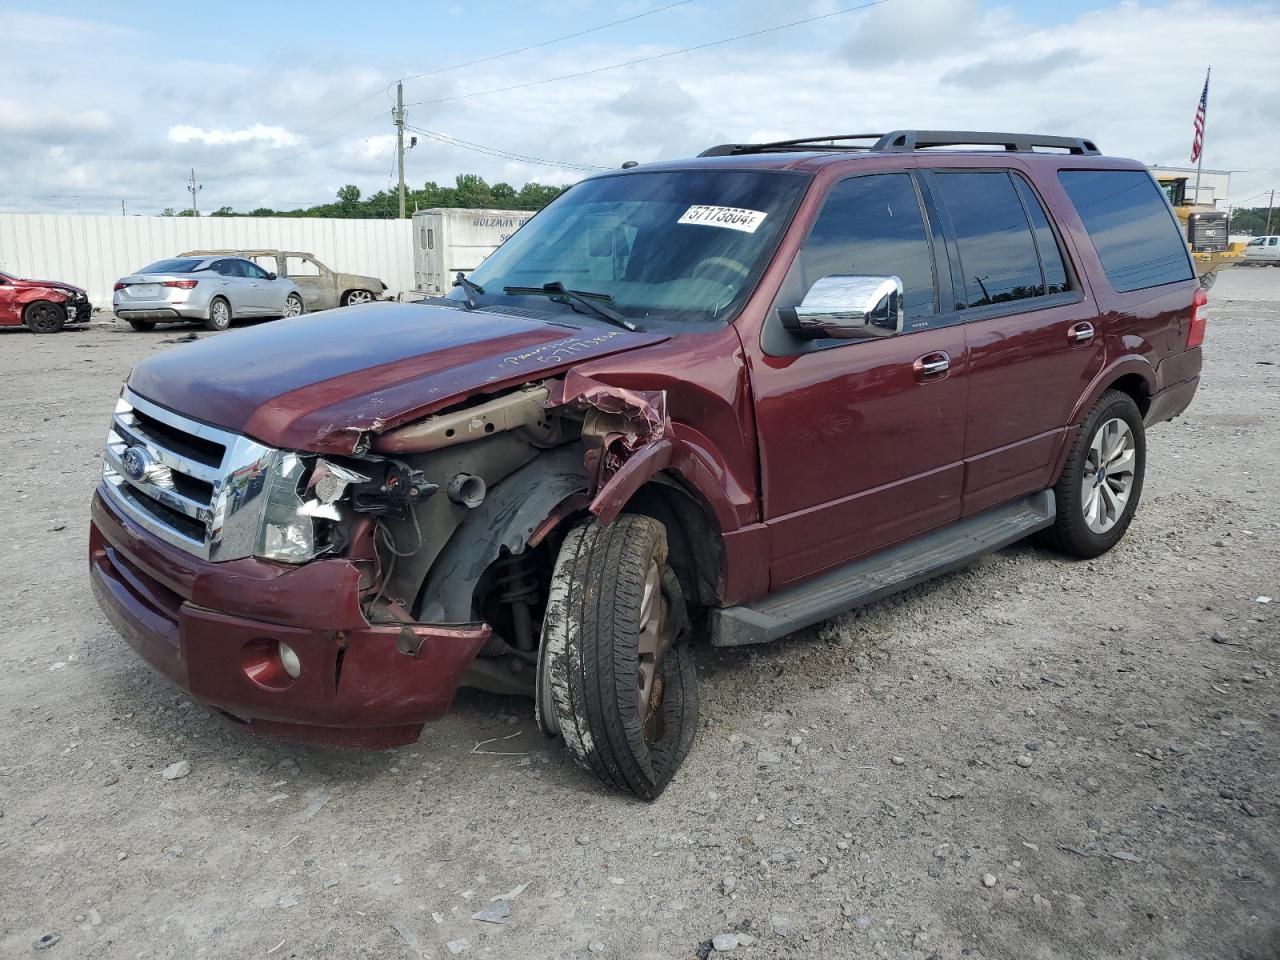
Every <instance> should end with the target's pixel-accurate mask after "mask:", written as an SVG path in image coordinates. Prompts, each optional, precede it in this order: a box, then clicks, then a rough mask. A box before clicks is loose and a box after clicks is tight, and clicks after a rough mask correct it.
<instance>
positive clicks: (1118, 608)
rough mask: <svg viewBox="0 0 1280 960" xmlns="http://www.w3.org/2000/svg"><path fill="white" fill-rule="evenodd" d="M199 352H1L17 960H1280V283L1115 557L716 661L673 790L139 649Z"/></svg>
mask: <svg viewBox="0 0 1280 960" xmlns="http://www.w3.org/2000/svg"><path fill="white" fill-rule="evenodd" d="M184 335H186V331H181V330H180V331H175V330H173V329H169V330H164V329H162V330H160V331H158V332H157V333H155V334H151V335H145V334H135V333H131V332H125V331H124V330H121V329H120V328H119V327H118V326H117V325H116V324H115V323H112V322H111V321H110V320H109V318H106V317H101V316H100V317H99V318H98V319H96V320H95V321H94V322H93V323H92V325H91V326H90V327H89V328H88V329H87V330H84V331H81V332H75V333H64V334H62V335H59V336H54V337H36V336H32V335H29V334H26V333H23V332H10V333H6V334H3V335H0V355H2V359H0V370H2V371H3V374H4V376H3V379H2V381H0V384H2V389H3V391H4V397H3V402H4V404H5V406H6V408H7V409H8V411H9V413H8V415H7V416H6V418H5V420H4V423H3V425H0V431H2V432H3V438H4V449H5V450H6V451H7V455H6V457H5V458H4V460H3V461H2V462H0V485H2V486H3V489H5V490H7V491H9V492H8V494H7V497H6V499H7V501H8V502H9V504H10V505H9V507H8V508H7V509H5V510H4V512H3V514H2V515H0V549H3V550H4V552H5V555H6V556H8V558H9V560H8V563H7V567H8V573H7V574H6V576H5V589H4V591H3V595H2V598H3V603H4V613H5V617H4V626H3V627H0V955H2V956H5V957H18V956H27V955H31V954H32V951H33V944H34V942H35V941H36V940H37V938H39V937H41V936H42V935H45V934H52V935H56V936H58V937H60V941H59V942H58V943H56V944H54V945H53V946H52V947H51V948H49V950H48V952H47V953H41V954H39V955H40V956H45V955H47V956H50V957H58V956H63V957H93V958H114V957H122V958H123V957H129V958H133V957H138V958H151V957H175V958H189V957H204V956H211V957H219V958H224V957H235V958H238V957H265V956H271V957H275V958H286V957H296V958H317V957H333V958H359V957H370V958H401V957H403V958H410V960H412V958H416V957H449V956H452V955H454V954H455V953H459V954H461V955H462V956H463V957H520V958H542V957H548V958H550V957H557V958H560V957H563V958H570V957H583V958H595V957H604V958H627V960H633V958H687V957H691V956H695V955H697V956H702V957H705V956H706V954H707V951H708V950H710V949H711V945H710V941H711V938H712V937H713V936H715V935H716V934H727V933H738V934H745V935H746V936H745V937H743V940H744V941H753V942H749V943H745V942H744V944H742V945H739V946H738V947H737V948H736V950H735V951H734V953H735V956H742V957H745V958H750V957H762V958H763V957H875V956H884V957H921V958H925V957H938V958H958V957H962V956H963V957H972V958H995V957H1009V958H1018V960H1029V958H1066V957H1072V958H1075V957H1079V958H1097V957H1141V958H1152V960H1155V958H1192V957H1194V958H1218V957H1226V958H1274V957H1280V893H1278V892H1277V885H1278V884H1280V829H1278V827H1280V789H1278V788H1280V779H1278V774H1277V760H1278V759H1280V756H1278V755H1280V697H1278V696H1277V689H1278V686H1280V629H1278V625H1280V493H1278V492H1277V486H1276V484H1275V482H1274V478H1275V476H1276V475H1277V474H1280V429H1278V428H1280V270H1253V271H1248V270H1243V269H1237V270H1234V271H1227V272H1224V274H1223V276H1222V278H1221V279H1220V280H1219V282H1218V285H1217V286H1216V287H1215V288H1214V290H1213V293H1212V311H1211V322H1210V335H1209V336H1210V339H1209V345H1208V349H1207V358H1206V368H1205V375H1204V379H1203V382H1202V386H1201V390H1200V394H1199V396H1198V397H1197V399H1196V402H1195V404H1194V405H1193V406H1192V408H1191V410H1190V411H1189V414H1188V415H1187V416H1186V417H1184V418H1182V419H1180V420H1178V421H1176V422H1174V423H1172V424H1168V425H1163V426H1161V427H1159V428H1157V429H1156V430H1154V431H1153V432H1152V434H1151V443H1150V455H1149V461H1148V466H1149V470H1148V476H1147V485H1146V490H1145V493H1144V496H1143V502H1142V507H1141V509H1140V511H1139V513H1138V517H1137V520H1136V521H1135V523H1134V524H1133V527H1132V528H1131V530H1130V532H1129V535H1128V537H1127V538H1126V539H1125V541H1124V542H1123V543H1122V544H1121V545H1120V546H1119V547H1118V548H1117V549H1116V550H1114V551H1113V552H1112V553H1110V554H1108V555H1107V556H1105V557H1102V558H1100V559H1098V560H1095V561H1092V562H1086V563H1080V562H1069V561H1065V560H1063V559H1061V558H1058V557H1056V556H1054V555H1052V554H1050V553H1047V552H1044V551H1042V550H1039V549H1036V548H1033V547H1030V546H1018V547H1015V548H1012V549H1009V550H1005V551H1003V552H1002V553H1000V554H998V555H996V556H992V557H989V558H987V559H985V560H983V561H982V562H980V563H978V564H977V565H976V566H974V567H972V568H971V569H969V570H967V571H964V572H961V573H958V574H955V575H952V576H949V577H946V578H944V579H941V580H939V581H936V582H934V583H932V584H929V585H926V586H924V587H921V588H918V589H914V590H911V591H909V592H908V593H906V594H904V595H902V596H899V597H897V598H895V599H893V600H890V601H887V602H884V603H880V604H876V605H875V606H873V607H871V608H869V609H867V610H864V611H862V612H860V613H858V614H855V615H850V616H847V617H844V618H841V619H839V620H836V621H833V622H831V623H829V624H826V625H824V626H822V627H820V628H817V629H813V630H810V631H806V632H804V633H802V634H800V635H797V636H796V637H793V638H791V639H790V640H788V641H786V642H784V643H780V644H775V645H774V646H772V647H769V648H763V649H758V650H754V651H747V650H742V651H728V652H719V651H712V650H705V651H702V653H701V654H700V656H699V660H698V667H699V674H700V677H701V681H702V697H703V723H702V728H701V732H700V733H699V736H698V742H697V744H696V745H695V747H694V751H693V754H692V756H691V757H690V759H689V760H688V762H687V763H686V764H685V767H684V769H683V771H682V772H681V773H680V775H679V777H678V778H677V780H676V781H675V782H674V783H673V784H672V786H671V787H670V788H669V789H668V790H667V792H666V793H665V794H664V796H663V797H662V798H661V799H660V800H659V801H658V802H656V803H654V804H651V805H645V804H640V803H637V802H633V801H631V800H628V799H625V798H623V797H621V796H616V795H614V794H611V793H607V792H605V791H604V790H602V789H601V788H598V787H597V786H596V784H595V783H594V782H593V781H592V780H590V779H588V778H587V777H586V776H585V775H583V774H582V773H580V772H579V771H578V770H577V769H576V768H574V767H573V766H572V764H571V763H570V762H569V761H568V760H567V758H566V756H565V754H564V753H563V751H562V750H561V749H560V748H559V746H558V745H557V744H556V743H554V742H548V741H546V740H544V739H543V738H542V737H541V736H540V735H539V734H538V733H537V732H536V731H535V729H534V726H533V723H532V717H531V712H532V711H531V709H530V706H529V705H528V704H527V703H525V702H522V701H516V700H505V699H501V698H497V697H491V696H487V695H481V694H474V693H467V692H464V693H463V694H461V695H460V696H459V699H458V702H457V704H456V706H455V708H454V710H453V711H452V713H451V714H450V715H449V717H447V718H446V719H445V720H444V721H442V722H440V723H438V724H436V725H434V726H431V727H429V728H428V729H427V731H426V732H425V733H424V735H423V737H422V739H421V740H420V741H419V742H418V743H417V744H414V745H413V746H410V747H406V748H403V749H399V750H395V751H390V752H386V753H381V754H355V753H342V752H330V751H326V750H321V749H311V748H299V747H294V746H290V745H286V744H280V743H275V742H272V741H265V740H258V739H254V738H251V737H250V736H248V735H247V734H246V733H245V732H244V731H242V730H238V729H233V728H230V727H227V726H225V725H223V724H222V723H221V722H219V721H217V720H215V719H213V718H212V717H210V716H208V715H206V714H205V713H204V712H203V711H202V710H200V709H199V708H197V707H194V706H193V705H192V704H191V703H190V702H189V701H187V700H186V699H185V698H184V697H182V696H181V695H179V694H178V693H177V692H176V691H174V690H173V689H172V688H170V687H169V686H167V685H166V683H165V682H163V681H162V680H161V679H159V678H158V677H157V676H156V675H154V674H152V672H151V671H150V670H149V669H148V668H147V667H146V666H145V665H144V664H142V663H141V662H140V661H139V660H138V659H137V658H136V657H134V656H133V655H132V653H131V652H130V651H129V649H128V648H127V647H126V645H125V644H124V643H123V641H121V640H120V639H119V638H118V637H117V636H116V635H115V634H114V632H113V631H112V630H111V629H110V628H109V627H108V625H107V624H106V622H105V621H104V619H103V618H102V616H101V615H100V614H99V612H98V609H97V607H96V605H95V604H94V602H93V600H92V598H91V596H90V593H89V589H88V584H87V582H86V576H85V554H86V539H87V530H86V527H87V513H88V501H89V497H90V494H91V491H92V490H93V487H94V484H95V481H96V476H97V473H98V469H99V459H98V454H99V449H100V446H101V443H102V438H103V434H104V430H105V425H106V420H107V415H108V411H109V410H110V407H111V403H112V401H113V399H114V397H115V395H116V392H117V390H118V388H119V384H120V380H121V378H122V377H123V375H124V374H125V373H126V371H127V370H128V368H129V366H130V364H131V363H133V362H134V361H136V360H138V359H139V358H141V357H144V356H146V355H148V354H149V353H151V352H152V351H154V350H159V349H168V347H167V343H168V342H169V341H172V340H173V339H175V338H177V337H181V336H184ZM204 335H205V334H203V333H201V336H204ZM226 335H228V336H234V335H235V334H234V333H231V334H226ZM1263 596H1273V597H1275V598H1276V601H1275V602H1274V603H1270V604H1267V603H1263V602H1261V600H1260V598H1261V597H1263ZM182 761H185V763H186V764H189V767H190V772H189V774H188V775H186V776H182V777H180V778H178V779H172V780H170V779H166V777H165V776H164V773H163V772H164V771H165V770H166V768H170V765H172V764H176V763H179V762H182ZM503 894H506V895H508V901H509V907H510V916H509V917H507V918H506V919H505V922H503V923H487V922H482V921H478V920H474V919H472V914H474V913H476V912H477V911H480V910H481V909H482V908H484V907H486V905H487V904H488V903H489V901H490V899H491V898H493V897H495V896H499V895H503ZM499 912H500V911H499ZM720 944H721V945H722V946H726V947H727V946H729V941H725V940H723V939H721V941H720Z"/></svg>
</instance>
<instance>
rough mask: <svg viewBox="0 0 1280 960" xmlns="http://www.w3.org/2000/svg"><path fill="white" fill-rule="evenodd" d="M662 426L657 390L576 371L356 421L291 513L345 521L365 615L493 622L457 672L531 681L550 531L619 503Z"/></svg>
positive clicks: (659, 441) (501, 682)
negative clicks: (426, 411) (369, 423)
mask: <svg viewBox="0 0 1280 960" xmlns="http://www.w3.org/2000/svg"><path fill="white" fill-rule="evenodd" d="M669 434H670V421H669V419H668V417H667V413H666V403H665V395H664V394H662V393H660V392H646V391H632V390H626V389H621V388H616V387H612V386H609V385H607V384H604V383H600V382H598V381H595V380H592V379H591V378H589V377H585V376H582V375H580V374H577V373H576V372H573V371H570V372H569V373H568V374H567V375H566V376H565V377H563V378H556V379H549V380H546V381H542V382H538V383H534V384H530V385H526V386H522V387H520V388H518V389H514V390H512V391H510V392H507V393H503V394H500V395H497V396H487V397H479V398H473V399H472V400H470V401H468V402H467V403H466V404H464V405H461V406H459V407H456V408H454V409H451V410H446V411H443V412H440V413H437V414H435V415H433V416H430V417H427V418H425V419H423V420H420V421H418V422H415V423H411V424H408V425H405V426H401V427H398V428H396V429H393V430H387V431H383V432H373V431H370V432H367V433H364V434H362V435H361V437H359V438H358V439H357V442H356V444H355V448H356V449H357V450H359V451H361V452H360V453H353V454H352V455H351V456H350V457H333V456H325V457H322V458H317V459H316V461H315V465H314V468H313V470H312V472H311V475H310V479H309V481H308V483H307V484H306V485H305V487H304V493H303V499H304V505H303V506H302V508H301V509H300V511H299V513H300V514H302V515H305V516H307V517H309V518H310V519H312V520H313V521H322V522H324V523H326V524H330V525H334V527H332V528H331V529H337V530H341V531H343V532H342V534H341V536H345V537H346V538H347V542H348V544H349V548H348V549H347V550H345V551H343V552H344V553H345V555H346V556H348V558H349V559H350V560H351V561H352V562H353V563H355V564H356V565H357V566H359V567H360V569H361V571H362V573H361V588H362V598H363V604H364V610H365V615H366V616H367V617H368V619H369V621H370V622H371V623H375V624H379V623H389V624H403V625H414V624H471V623H481V622H483V623H485V624H488V625H490V626H491V627H492V630H493V633H492V636H491V637H490V638H489V640H488V642H487V643H486V644H485V645H484V647H483V648H482V649H481V650H480V654H479V657H478V659H477V661H476V662H475V664H473V666H472V669H471V670H470V671H469V673H468V675H467V678H466V680H465V681H464V682H465V683H466V684H468V685H472V686H478V687H482V688H485V689H490V690H494V691H497V692H503V693H521V694H531V693H532V690H533V673H534V671H533V667H534V664H535V663H536V659H537V648H538V642H539V634H540V631H541V619H542V612H543V609H544V607H545V602H546V596H545V592H546V584H547V583H548V581H549V579H550V569H551V563H552V559H553V557H554V551H553V548H554V547H555V546H556V545H557V544H558V541H559V536H558V535H557V534H556V532H557V531H558V530H559V529H560V527H561V526H562V524H564V523H565V521H567V520H570V519H571V518H573V517H575V516H580V515H586V514H587V513H588V512H592V511H597V510H599V511H601V512H604V513H605V514H609V513H616V510H617V509H620V507H621V502H615V501H618V500H619V493H618V490H619V488H625V487H626V486H627V485H628V484H627V482H626V481H627V477H628V474H629V465H631V464H639V463H642V462H646V461H649V460H651V459H652V458H653V457H654V456H655V455H658V456H659V457H660V456H661V455H662V454H663V453H665V454H666V455H667V456H668V457H669V453H670V443H669V440H668V439H667V438H668V436H669ZM650 466H652V464H650ZM646 475H647V472H646ZM602 518H603V519H609V517H608V516H607V515H606V516H604V517H602ZM330 537H331V539H330V541H329V542H337V541H336V539H333V538H332V534H330ZM406 642H408V641H406Z"/></svg>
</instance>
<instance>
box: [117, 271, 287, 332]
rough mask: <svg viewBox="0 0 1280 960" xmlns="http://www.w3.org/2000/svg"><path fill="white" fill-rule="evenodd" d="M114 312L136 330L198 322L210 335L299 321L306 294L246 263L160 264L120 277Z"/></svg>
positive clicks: (279, 278)
mask: <svg viewBox="0 0 1280 960" xmlns="http://www.w3.org/2000/svg"><path fill="white" fill-rule="evenodd" d="M111 306H112V309H113V310H114V312H115V315H116V316H117V317H119V318H120V319H121V320H127V321H128V322H129V325H130V326H131V327H133V329H135V330H151V329H154V328H155V325H156V324H157V323H172V322H175V321H183V320H199V321H201V322H202V323H203V324H204V327H205V329H206V330H225V329H227V327H229V326H231V320H232V318H239V317H296V316H298V315H299V314H301V313H302V310H303V304H302V294H301V293H300V292H299V291H298V287H297V285H296V284H294V282H293V281H292V280H287V279H285V278H283V277H277V276H276V275H275V274H274V273H269V272H267V271H266V270H263V269H262V268H261V267H260V266H258V265H257V264H256V263H253V262H252V261H250V260H246V259H244V258H243V257H226V256H216V257H209V256H197V257H175V258H173V259H172V260H158V261H156V262H155V263H153V264H151V265H150V266H146V267H143V268H142V269H141V270H139V271H138V272H137V273H135V274H131V275H130V276H127V277H121V278H120V280H119V281H118V282H117V283H116V286H115V292H114V294H113V295H112V297H111Z"/></svg>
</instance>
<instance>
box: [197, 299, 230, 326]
mask: <svg viewBox="0 0 1280 960" xmlns="http://www.w3.org/2000/svg"><path fill="white" fill-rule="evenodd" d="M230 326H231V304H229V303H227V301H226V300H224V299H222V297H214V299H213V302H212V303H211V304H209V316H208V317H206V318H205V320H204V328H205V329H206V330H212V331H214V332H215V333H217V332H219V331H221V330H226V329H227V328H228V327H230Z"/></svg>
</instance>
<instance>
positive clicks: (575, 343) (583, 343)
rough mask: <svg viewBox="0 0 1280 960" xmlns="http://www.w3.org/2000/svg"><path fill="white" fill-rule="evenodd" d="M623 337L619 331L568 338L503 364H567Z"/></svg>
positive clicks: (515, 356)
mask: <svg viewBox="0 0 1280 960" xmlns="http://www.w3.org/2000/svg"><path fill="white" fill-rule="evenodd" d="M622 335H623V333H622V331H621V330H617V331H610V332H609V333H602V334H599V335H598V336H595V337H567V338H566V339H564V340H556V341H555V342H554V343H544V344H542V346H539V347H534V348H533V349H532V350H526V351H525V352H524V353H516V354H512V355H511V356H509V357H503V358H502V362H503V363H505V364H507V365H508V366H512V367H518V366H520V365H521V364H524V363H539V364H550V365H555V364H559V363H566V362H568V361H569V360H572V359H573V358H574V357H575V356H577V355H578V354H580V353H582V352H583V351H586V350H590V349H591V348H592V347H598V346H599V345H600V344H602V343H608V342H609V341H610V340H612V339H614V338H615V337H620V336H622Z"/></svg>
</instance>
